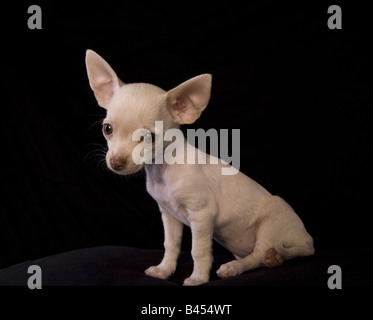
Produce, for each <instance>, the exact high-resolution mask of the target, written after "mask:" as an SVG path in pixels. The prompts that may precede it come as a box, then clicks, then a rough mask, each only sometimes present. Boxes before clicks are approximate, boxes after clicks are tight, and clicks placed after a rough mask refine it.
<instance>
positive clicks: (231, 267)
mask: <svg viewBox="0 0 373 320" xmlns="http://www.w3.org/2000/svg"><path fill="white" fill-rule="evenodd" d="M216 273H217V274H218V276H219V277H220V278H230V277H234V276H238V275H239V274H241V273H242V270H241V266H240V263H239V262H238V261H236V260H233V261H231V262H228V263H225V264H222V265H221V266H220V268H219V270H218V271H216Z"/></svg>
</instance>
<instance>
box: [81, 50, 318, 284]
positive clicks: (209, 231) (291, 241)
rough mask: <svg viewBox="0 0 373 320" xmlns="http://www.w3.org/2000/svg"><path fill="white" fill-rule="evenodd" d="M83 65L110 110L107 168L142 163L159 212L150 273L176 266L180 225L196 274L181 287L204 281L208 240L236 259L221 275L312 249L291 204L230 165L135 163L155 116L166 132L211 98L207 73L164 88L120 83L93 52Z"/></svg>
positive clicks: (125, 169)
mask: <svg viewBox="0 0 373 320" xmlns="http://www.w3.org/2000/svg"><path fill="white" fill-rule="evenodd" d="M86 66H87V72H88V78H89V83H90V86H91V88H92V90H93V91H94V94H95V96H96V99H97V101H98V104H99V105H100V106H101V107H103V108H105V109H106V110H107V115H106V118H105V119H104V120H103V133H104V135H105V137H106V139H107V143H108V151H107V154H106V161H107V165H108V167H109V168H110V169H111V170H113V171H114V172H116V173H118V174H125V175H126V174H131V173H135V172H137V171H139V170H141V169H142V168H143V167H145V171H146V176H147V180H146V187H147V190H148V192H149V193H150V195H151V196H152V197H153V198H154V199H155V200H156V201H157V202H158V205H159V209H160V211H161V213H162V221H163V225H164V236H165V239H164V247H165V254H164V257H163V260H162V261H161V263H160V264H159V265H157V266H152V267H150V268H148V269H147V270H146V271H145V273H146V274H147V275H149V276H153V277H157V278H161V279H166V278H168V277H170V276H171V275H172V273H173V272H174V271H175V269H176V262H177V258H178V255H179V252H180V244H181V238H182V231H183V224H186V225H188V226H189V227H190V228H191V231H192V257H193V261H194V269H193V273H192V274H191V276H190V277H189V278H187V279H185V281H184V285H198V284H201V283H204V282H207V281H208V280H209V275H210V269H211V265H212V260H213V257H212V240H213V239H215V240H216V241H218V242H219V243H220V244H222V245H223V246H224V247H226V248H227V249H228V250H229V251H230V252H232V253H233V254H234V256H235V257H236V258H237V260H233V261H230V262H228V263H225V264H223V265H222V266H221V267H220V268H219V270H218V271H217V274H218V276H219V277H221V278H228V277H233V276H237V275H239V274H241V273H242V272H244V271H247V270H250V269H254V268H257V267H260V266H263V265H264V266H268V267H275V266H278V265H280V264H281V263H282V262H283V260H284V259H291V258H295V257H297V256H307V255H312V254H313V253H314V247H313V240H312V237H311V236H310V235H309V234H308V233H307V231H306V229H305V227H304V225H303V223H302V221H301V220H300V218H299V217H298V216H297V215H296V213H295V212H294V211H293V209H292V208H291V207H290V206H289V205H288V204H287V203H286V202H285V201H284V200H282V199H281V198H280V197H278V196H273V195H271V194H270V193H269V192H268V191H267V190H266V189H264V188H263V187H262V186H260V185H259V184H258V183H256V182H255V181H253V180H251V179H250V178H249V177H247V176H246V175H244V174H243V173H241V172H238V173H237V174H235V175H222V174H221V168H222V167H229V165H227V164H224V163H222V162H220V163H218V164H211V163H209V162H207V164H179V163H176V164H167V163H166V162H164V163H163V164H155V163H154V162H155V161H153V162H152V163H149V164H145V163H140V164H138V161H134V160H136V159H134V158H133V150H134V148H135V147H136V146H138V145H139V143H148V144H150V145H153V147H154V145H155V144H156V143H157V139H159V137H156V135H155V121H163V130H164V132H166V131H167V130H168V129H172V128H178V127H179V126H180V124H190V123H193V122H194V121H195V120H196V119H198V117H199V116H200V115H201V112H202V111H203V110H204V109H205V107H206V106H207V103H208V101H209V98H210V90H211V75H209V74H203V75H200V76H197V77H195V78H192V79H190V80H188V81H186V82H184V83H182V84H180V85H179V86H178V87H176V88H174V89H172V90H170V91H168V92H165V91H164V90H162V89H160V88H158V87H156V86H153V85H150V84H146V83H135V84H124V83H123V82H121V81H120V80H119V78H118V77H117V76H116V74H115V72H114V71H113V70H112V68H111V67H110V66H109V65H108V63H107V62H106V61H105V60H103V59H102V58H101V57H100V56H99V55H97V54H96V53H95V52H93V51H91V50H88V51H87V54H86ZM138 129H144V130H145V131H144V132H146V133H145V134H144V136H143V137H141V138H140V139H138V141H136V139H133V133H134V132H135V131H136V130H138ZM161 138H162V137H161ZM167 143H168V144H170V143H171V142H166V141H165V146H166V144H167ZM183 143H184V147H185V150H186V149H188V148H189V149H190V145H188V144H187V142H186V140H183ZM194 150H195V149H194ZM195 151H196V154H198V153H200V152H201V151H199V150H195ZM208 157H209V156H208ZM211 157H212V156H211Z"/></svg>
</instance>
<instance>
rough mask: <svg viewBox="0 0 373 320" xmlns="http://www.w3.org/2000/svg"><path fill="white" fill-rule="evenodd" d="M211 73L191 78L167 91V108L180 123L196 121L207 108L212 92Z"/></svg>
mask: <svg viewBox="0 0 373 320" xmlns="http://www.w3.org/2000/svg"><path fill="white" fill-rule="evenodd" d="M211 78H212V77H211V74H202V75H200V76H197V77H194V78H192V79H189V80H187V81H185V82H183V83H182V84H180V85H179V86H177V87H176V88H174V89H172V90H170V91H168V92H167V108H168V112H169V113H170V114H171V116H172V118H173V120H174V121H175V122H176V123H179V124H190V123H193V122H194V121H196V120H197V119H198V118H199V116H200V115H201V113H202V111H203V110H204V109H205V108H206V106H207V104H208V102H209V100H210V93H211Z"/></svg>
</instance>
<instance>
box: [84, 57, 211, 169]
mask: <svg viewBox="0 0 373 320" xmlns="http://www.w3.org/2000/svg"><path fill="white" fill-rule="evenodd" d="M86 67H87V73H88V78H89V84H90V86H91V88H92V90H93V92H94V94H95V97H96V99H97V102H98V104H99V105H100V106H101V107H103V108H105V109H106V111H107V113H106V118H105V119H104V120H103V125H102V131H103V134H104V136H105V138H106V140H107V143H108V152H107V154H106V163H107V165H108V167H109V168H110V169H111V170H113V171H114V172H116V173H119V174H131V173H135V172H137V171H139V170H141V169H142V168H143V166H144V162H142V161H139V159H134V156H133V154H134V153H133V150H134V148H136V147H137V146H139V144H141V145H142V146H143V147H144V148H143V150H144V151H143V153H144V152H146V151H145V150H150V151H152V150H153V149H154V148H155V145H156V144H157V142H159V139H163V132H165V131H166V130H168V129H172V128H178V127H179V125H180V124H190V123H193V122H194V121H196V120H197V119H198V118H199V116H200V115H201V113H202V111H203V110H204V109H205V108H206V106H207V104H208V101H209V99H210V91H211V75H209V74H203V75H200V76H197V77H194V78H192V79H190V80H188V81H185V82H183V83H182V84H180V85H179V86H177V87H176V88H174V89H172V90H170V91H168V92H166V91H164V90H162V89H161V88H158V87H156V86H153V85H151V84H147V83H132V84H125V83H123V82H122V81H121V80H120V79H119V78H118V77H117V75H116V74H115V72H114V71H113V69H112V68H111V67H110V66H109V64H108V63H107V62H106V61H105V60H104V59H102V58H101V57H100V56H99V55H98V54H97V53H95V52H94V51H92V50H87V53H86ZM156 121H163V132H162V133H161V134H160V133H159V131H158V132H157V135H156V128H155V125H156ZM135 132H136V133H137V134H136V135H134V133H135ZM139 132H140V134H138V133H139ZM142 155H143V154H142Z"/></svg>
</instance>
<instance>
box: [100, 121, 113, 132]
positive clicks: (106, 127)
mask: <svg viewBox="0 0 373 320" xmlns="http://www.w3.org/2000/svg"><path fill="white" fill-rule="evenodd" d="M102 131H103V133H104V134H106V135H111V134H112V133H113V127H112V126H111V124H109V123H104V124H103V125H102Z"/></svg>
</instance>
